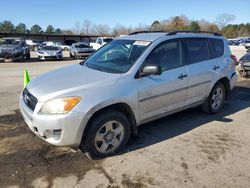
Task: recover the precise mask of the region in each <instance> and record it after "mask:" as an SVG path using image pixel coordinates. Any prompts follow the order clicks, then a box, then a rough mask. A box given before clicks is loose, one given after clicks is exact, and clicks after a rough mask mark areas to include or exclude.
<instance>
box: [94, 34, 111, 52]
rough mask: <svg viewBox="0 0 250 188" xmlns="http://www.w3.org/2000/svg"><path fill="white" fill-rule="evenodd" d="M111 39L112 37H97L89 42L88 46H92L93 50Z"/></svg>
mask: <svg viewBox="0 0 250 188" xmlns="http://www.w3.org/2000/svg"><path fill="white" fill-rule="evenodd" d="M112 40H113V38H112V37H98V38H97V39H96V42H91V43H90V46H92V48H94V49H95V50H97V49H99V48H100V47H102V46H103V45H105V44H107V43H108V42H111V41H112Z"/></svg>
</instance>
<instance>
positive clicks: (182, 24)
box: [170, 16, 188, 30]
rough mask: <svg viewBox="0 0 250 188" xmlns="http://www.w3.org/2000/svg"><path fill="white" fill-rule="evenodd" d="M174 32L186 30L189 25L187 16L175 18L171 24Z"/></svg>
mask: <svg viewBox="0 0 250 188" xmlns="http://www.w3.org/2000/svg"><path fill="white" fill-rule="evenodd" d="M170 25H171V29H172V30H185V29H186V27H187V25H188V19H187V17H186V16H175V17H174V18H173V19H172V21H171V22H170Z"/></svg>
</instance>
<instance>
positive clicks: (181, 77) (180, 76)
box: [178, 74, 187, 80]
mask: <svg viewBox="0 0 250 188" xmlns="http://www.w3.org/2000/svg"><path fill="white" fill-rule="evenodd" d="M185 77H187V74H180V75H179V77H178V79H180V80H183V78H185Z"/></svg>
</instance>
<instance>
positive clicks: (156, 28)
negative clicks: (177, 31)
mask: <svg viewBox="0 0 250 188" xmlns="http://www.w3.org/2000/svg"><path fill="white" fill-rule="evenodd" d="M160 29H161V23H160V22H159V21H158V20H155V21H154V22H153V23H152V24H151V27H150V30H152V31H159V30H160Z"/></svg>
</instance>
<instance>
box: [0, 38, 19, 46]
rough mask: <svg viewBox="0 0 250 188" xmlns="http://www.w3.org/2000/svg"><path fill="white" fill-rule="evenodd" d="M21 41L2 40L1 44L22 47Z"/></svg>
mask: <svg viewBox="0 0 250 188" xmlns="http://www.w3.org/2000/svg"><path fill="white" fill-rule="evenodd" d="M20 43H21V42H20V41H18V40H15V39H1V41H0V44H1V45H20Z"/></svg>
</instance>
